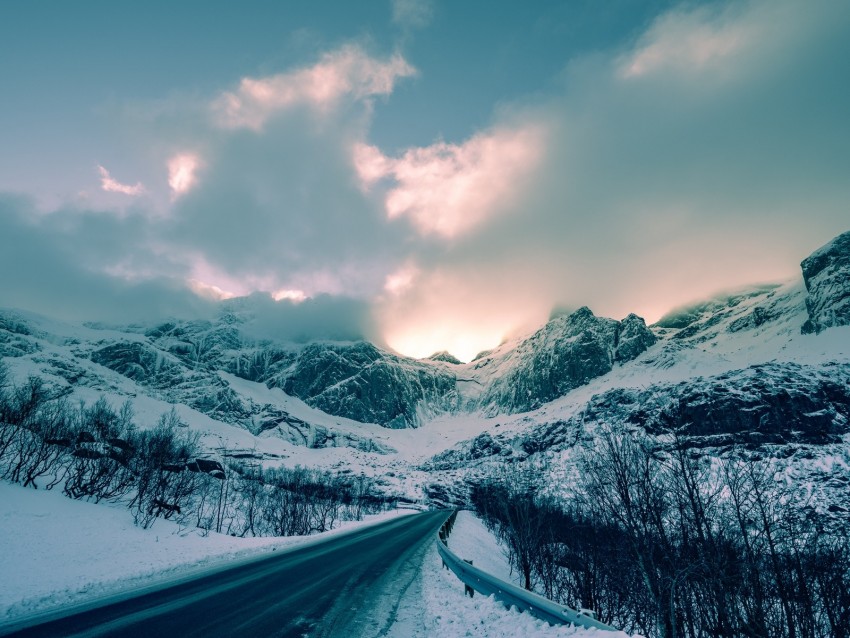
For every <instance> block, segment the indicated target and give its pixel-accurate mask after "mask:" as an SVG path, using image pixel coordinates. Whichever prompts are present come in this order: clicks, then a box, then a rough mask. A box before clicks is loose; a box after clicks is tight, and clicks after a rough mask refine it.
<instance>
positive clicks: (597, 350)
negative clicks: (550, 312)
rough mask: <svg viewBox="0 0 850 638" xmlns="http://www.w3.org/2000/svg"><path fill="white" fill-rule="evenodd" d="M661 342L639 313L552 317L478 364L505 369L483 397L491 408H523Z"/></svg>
mask: <svg viewBox="0 0 850 638" xmlns="http://www.w3.org/2000/svg"><path fill="white" fill-rule="evenodd" d="M655 341H656V337H655V335H653V334H652V332H651V331H650V330H649V328H647V327H646V323H644V320H643V319H641V318H640V317H638V316H637V315H629V316H628V317H626V319H624V320H623V321H616V320H614V319H607V318H604V317H597V316H596V315H594V314H593V312H591V310H590V309H589V308H587V307H583V308H579V309H578V310H576V311H575V312H574V313H572V314H570V315H566V316H563V315H562V316H557V317H555V318H554V319H551V320H550V321H549V322H548V323H547V324H546V325H545V326H544V327H543V328H541V329H540V330H538V331H537V332H535V333H534V334H533V335H532V336H531V337H529V338H528V339H526V340H525V341H523V342H521V343H519V344H518V345H517V346H516V348H515V349H514V350H513V351H509V352H507V353H505V354H503V355H501V359H500V360H495V358H494V359H493V360H491V359H487V358H484V359H481V360H479V362H478V363H477V364H476V366H477V367H478V368H483V367H484V366H487V365H490V366H492V367H496V368H498V369H499V374H496V375H493V376H492V380H491V382H490V384H489V386H488V387H487V389H486V390H485V392H484V394H483V397H482V398H481V405H483V406H485V407H486V408H488V409H489V410H490V411H491V412H522V411H525V410H531V409H534V408H537V407H539V406H540V405H542V404H544V403H546V402H548V401H551V400H552V399H556V398H558V397H560V396H563V395H564V394H566V393H567V392H569V391H570V390H573V389H574V388H577V387H579V386H582V385H584V384H586V383H587V382H588V381H590V380H591V379H594V378H596V377H599V376H602V375H603V374H606V373H608V372H610V371H611V369H612V368H613V367H614V365H615V364H617V363H625V362H627V361H631V360H632V359H634V358H635V357H637V356H639V355H640V354H641V353H643V352H644V351H645V350H646V349H647V348H648V347H650V346H651V345H652V344H654V343H655Z"/></svg>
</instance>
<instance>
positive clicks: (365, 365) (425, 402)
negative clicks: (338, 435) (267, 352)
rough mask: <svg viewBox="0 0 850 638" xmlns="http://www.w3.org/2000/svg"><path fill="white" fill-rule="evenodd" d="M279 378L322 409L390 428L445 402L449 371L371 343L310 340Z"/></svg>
mask: <svg viewBox="0 0 850 638" xmlns="http://www.w3.org/2000/svg"><path fill="white" fill-rule="evenodd" d="M274 382H275V383H280V385H281V387H282V388H283V390H284V392H286V393H287V394H291V395H293V396H296V397H298V398H300V399H303V400H304V401H305V402H306V403H307V404H309V405H311V406H313V407H315V408H318V409H320V410H323V411H325V412H327V413H328V414H333V415H336V416H344V417H347V418H350V419H354V420H357V421H363V422H370V423H379V424H380V425H383V426H386V427H390V428H405V427H415V426H416V425H418V424H419V414H420V411H421V410H436V411H439V410H442V409H448V408H451V407H452V405H453V402H454V401H455V394H456V393H455V376H454V375H453V374H451V373H449V372H448V371H447V370H445V369H444V368H443V367H440V366H434V365H428V364H425V363H419V362H417V361H413V360H410V359H403V358H401V357H397V356H395V355H392V354H390V353H388V352H385V351H383V350H380V349H379V348H377V347H375V346H374V345H372V344H371V343H367V342H362V341H361V342H357V343H353V344H335V343H312V344H309V345H308V346H306V347H305V348H304V349H303V350H302V351H301V353H300V354H299V356H298V358H297V359H296V361H295V363H294V364H293V366H292V367H291V368H290V369H289V370H288V371H287V372H286V375H285V377H284V378H283V379H282V380H275V381H274Z"/></svg>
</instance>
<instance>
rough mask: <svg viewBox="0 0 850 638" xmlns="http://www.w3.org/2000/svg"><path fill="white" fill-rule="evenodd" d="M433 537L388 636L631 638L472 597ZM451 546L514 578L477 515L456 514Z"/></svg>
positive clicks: (498, 573) (500, 574)
mask: <svg viewBox="0 0 850 638" xmlns="http://www.w3.org/2000/svg"><path fill="white" fill-rule="evenodd" d="M435 542H436V535H435ZM435 542H434V543H431V547H430V548H429V549H428V552H427V553H426V556H425V563H424V564H423V566H422V570H421V572H420V576H419V579H418V580H417V581H416V582H415V583H414V585H413V586H411V588H410V589H409V590H408V593H407V595H406V596H405V597H404V599H403V600H402V603H401V605H400V606H399V609H398V612H397V615H396V622H395V624H393V625H392V627H391V628H390V630H389V632H388V633H387V638H432V637H434V636H440V637H441V638H460V637H461V636H463V637H475V638H516V636H524V637H527V638H629V636H628V635H627V634H625V633H623V632H610V631H600V630H598V629H584V628H580V627H568V626H560V627H552V626H550V625H549V624H548V623H546V622H543V621H542V620H538V619H537V618H535V617H534V616H531V615H529V614H524V613H520V612H519V611H517V610H516V609H515V608H514V609H505V607H504V606H503V605H502V604H501V603H500V602H497V601H496V600H495V599H493V598H492V597H485V596H482V595H481V594H476V595H475V596H474V597H473V598H469V597H467V596H466V595H465V594H464V587H463V583H461V582H460V581H459V580H458V579H457V577H456V576H455V575H454V574H453V573H452V572H451V571H449V570H447V569H443V568H442V562H441V560H440V555H439V554H438V553H437V547H436V544H435ZM449 547H450V548H451V549H452V551H453V552H455V553H457V554H458V555H459V556H461V557H462V558H467V559H469V558H471V559H472V560H473V562H474V564H475V565H477V566H479V567H481V568H482V569H484V570H486V571H488V572H490V573H491V574H493V575H494V576H497V577H499V578H502V579H504V580H509V581H511V582H515V580H516V579H515V578H512V577H511V576H510V568H509V566H508V563H507V560H506V559H505V555H504V553H503V551H502V549H501V547H500V545H499V543H498V541H497V540H496V539H495V538H494V537H493V535H492V534H491V533H490V532H489V531H488V530H487V528H486V527H485V526H484V524H483V523H482V522H481V521H480V520H479V519H478V518H477V517H476V516H475V515H474V514H471V513H469V512H459V513H458V517H457V521H456V522H455V525H454V530H453V531H452V534H451V536H450V537H449ZM634 638H639V637H637V636H635V637H634Z"/></svg>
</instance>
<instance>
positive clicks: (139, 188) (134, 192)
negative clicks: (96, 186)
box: [97, 166, 145, 197]
mask: <svg viewBox="0 0 850 638" xmlns="http://www.w3.org/2000/svg"><path fill="white" fill-rule="evenodd" d="M97 169H98V171H99V172H100V187H101V188H102V189H103V190H105V191H106V192H107V193H121V194H122V195H130V196H131V197H137V196H138V195H141V194H142V193H144V192H145V187H144V186H143V185H142V183H141V182H136V183H135V184H134V185H132V186H130V185H129V184H122V183H121V182H119V181H118V180H116V179H113V178H112V176H111V175H110V174H109V171H108V170H106V169H105V168H104V167H103V166H98V167H97Z"/></svg>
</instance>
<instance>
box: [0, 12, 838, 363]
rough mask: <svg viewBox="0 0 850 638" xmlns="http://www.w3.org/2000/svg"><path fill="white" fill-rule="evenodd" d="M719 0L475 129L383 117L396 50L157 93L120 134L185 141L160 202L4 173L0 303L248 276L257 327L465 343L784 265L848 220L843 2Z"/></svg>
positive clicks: (117, 305)
mask: <svg viewBox="0 0 850 638" xmlns="http://www.w3.org/2000/svg"><path fill="white" fill-rule="evenodd" d="M688 6H689V7H690V5H688ZM716 7H719V8H715V9H711V10H709V9H706V8H704V7H695V8H685V9H682V8H678V9H675V10H674V11H672V12H668V13H665V14H663V15H660V16H658V18H657V19H656V20H655V21H653V22H652V23H651V24H650V26H649V27H648V28H647V29H646V31H645V32H644V33H642V34H638V35H637V37H636V38H635V39H634V40H632V41H629V42H623V43H619V44H617V45H616V46H614V47H609V48H608V49H607V50H597V51H595V52H594V54H593V55H588V56H580V57H575V58H574V59H572V60H570V61H569V62H568V63H567V62H566V61H565V63H566V66H565V68H564V70H563V73H562V75H561V76H560V77H559V78H557V84H554V85H553V86H552V87H548V88H547V89H546V90H541V91H540V92H539V93H535V94H533V95H529V96H524V97H522V98H521V99H518V100H516V101H515V102H514V103H509V102H504V103H502V104H500V105H499V106H498V107H497V108H495V109H494V112H493V113H492V115H491V118H490V119H489V120H488V121H485V122H482V123H481V126H480V128H479V129H478V132H477V133H475V134H472V135H470V136H468V137H466V138H465V139H464V138H460V139H449V140H445V141H438V142H434V143H432V144H425V145H418V146H414V147H410V148H405V147H402V148H400V149H395V148H392V149H391V148H390V147H388V146H383V145H382V144H381V143H378V142H376V140H386V139H391V138H392V136H391V135H389V136H387V135H386V134H385V133H386V131H385V130H381V131H380V134H377V133H378V132H379V131H378V128H379V127H381V126H383V125H384V120H382V119H381V112H382V110H381V109H375V108H373V105H372V98H373V97H375V96H380V95H388V94H389V93H390V92H391V91H392V90H393V88H394V87H395V83H396V82H397V81H398V80H399V79H400V78H401V77H404V76H405V75H407V74H409V73H410V72H412V68H411V67H410V66H409V65H408V63H407V62H406V61H405V60H404V59H403V58H401V57H400V56H396V57H390V58H382V59H379V58H374V57H370V56H367V55H366V54H364V53H363V52H362V50H361V49H359V48H357V47H352V46H349V47H343V48H341V49H336V50H335V51H331V52H329V53H328V54H327V55H325V56H323V57H322V58H320V59H319V61H318V62H317V63H316V64H315V65H312V66H308V67H304V68H296V69H292V70H289V71H286V72H284V73H281V74H279V75H275V76H269V77H261V78H253V79H252V78H246V81H243V83H242V84H240V85H239V86H238V87H237V88H236V89H234V90H231V91H230V92H229V93H227V94H220V95H219V99H218V100H217V101H216V102H215V108H214V113H215V115H216V118H215V119H210V118H209V117H199V116H198V114H199V112H200V113H201V114H202V115H207V116H208V115H209V104H210V102H211V100H209V99H203V100H200V101H201V102H202V104H203V106H202V107H201V108H200V111H199V110H198V109H197V108H195V109H193V108H188V107H187V108H184V109H183V110H180V108H179V107H177V106H175V107H173V108H170V109H166V110H167V111H168V113H167V117H165V116H157V117H159V118H160V119H157V117H153V116H152V117H151V121H152V122H153V124H151V128H150V130H148V129H140V130H137V131H136V135H137V137H138V140H139V156H155V158H154V160H152V161H151V168H150V170H149V172H148V173H140V175H142V177H143V181H144V182H145V184H147V185H148V188H149V189H151V190H153V189H154V182H153V180H152V178H149V177H148V175H152V176H153V175H157V174H159V175H161V174H162V171H163V166H164V165H167V164H168V163H169V160H173V159H174V158H175V157H176V156H179V155H184V154H189V153H191V154H194V156H195V157H196V159H197V162H196V163H195V168H193V169H191V168H190V169H186V168H185V166H186V164H185V163H180V164H179V165H178V164H175V166H178V168H179V169H180V170H177V169H175V170H174V171H169V175H168V177H169V178H174V177H176V176H177V175H180V174H182V175H183V176H184V177H181V178H180V180H178V182H175V183H173V184H171V186H170V187H169V185H168V184H167V183H166V180H165V179H162V178H161V177H160V178H159V179H160V182H161V184H160V186H161V188H162V193H160V194H161V195H162V197H161V200H162V201H163V202H165V203H164V204H163V205H164V206H165V207H166V209H167V213H168V214H162V215H143V214H138V215H101V214H98V213H99V211H98V210H90V209H88V208H85V207H84V206H83V205H82V204H80V203H78V204H76V205H70V204H69V205H67V206H64V207H61V208H60V209H58V210H55V211H53V212H52V213H41V214H38V215H37V214H35V213H34V210H33V209H34V207H33V206H31V205H29V204H26V203H25V202H24V203H21V202H19V201H17V200H14V201H13V200H12V199H8V198H6V199H3V198H2V197H0V247H2V250H0V289H2V290H3V291H4V294H3V300H2V304H3V305H16V306H21V307H25V308H27V307H30V308H34V309H40V310H41V311H43V312H47V313H48V314H54V315H57V316H60V317H69V318H74V317H80V316H83V315H86V316H85V318H95V319H97V318H106V319H107V320H108V319H110V318H114V317H119V316H121V317H125V318H126V319H127V320H133V318H134V315H138V316H139V317H147V316H152V315H155V314H157V313H163V312H168V313H172V314H177V315H178V316H179V315H181V314H191V313H196V314H197V313H203V312H207V313H209V312H214V311H215V309H216V308H218V307H219V306H218V305H217V304H218V303H221V302H219V301H216V300H220V299H223V298H225V297H228V296H230V295H234V296H236V297H240V296H242V295H246V294H249V293H251V292H253V291H264V292H263V294H261V295H258V296H255V297H252V299H255V301H256V303H254V302H251V303H252V304H253V306H252V307H254V309H253V310H251V312H255V313H258V315H257V316H262V317H264V318H266V319H267V320H266V319H264V320H263V321H261V322H260V323H261V324H262V325H263V326H264V330H265V331H266V333H267V334H280V335H286V336H288V337H292V338H294V337H293V335H294V336H297V337H298V338H307V337H308V336H310V335H328V334H334V335H344V336H348V337H350V336H352V335H356V334H367V335H371V338H378V337H383V338H384V339H385V340H386V341H387V342H388V343H389V344H390V345H392V346H393V347H396V348H398V349H399V350H401V351H403V352H405V353H408V354H415V355H418V356H425V355H428V354H431V353H432V352H434V351H436V350H442V349H444V348H448V349H449V350H452V351H454V352H455V354H456V355H458V356H461V357H462V358H467V357H469V356H472V355H473V354H474V353H475V351H477V350H480V349H483V348H488V347H492V346H494V345H496V344H497V343H498V342H499V341H500V340H501V339H502V338H503V337H505V336H507V335H509V334H513V333H516V332H518V331H523V330H527V329H530V328H533V327H534V326H535V325H536V324H539V323H540V322H542V321H544V320H545V319H546V317H547V316H548V315H549V312H550V310H551V308H552V307H553V306H555V305H560V304H562V305H565V306H569V307H577V306H580V305H583V304H589V305H590V306H591V307H592V308H593V310H594V311H595V312H597V313H599V314H604V315H609V316H614V317H623V316H625V315H626V314H627V313H629V312H638V313H639V314H644V315H646V316H647V317H648V318H649V319H653V318H657V317H659V316H660V315H661V314H663V313H664V312H665V311H666V310H668V309H669V308H671V307H673V306H677V305H680V304H682V303H684V302H687V301H689V300H691V299H694V298H698V297H700V296H705V295H709V294H711V293H713V292H714V291H716V290H718V289H721V288H728V287H731V286H736V285H741V284H746V283H748V282H752V281H770V280H777V279H783V278H786V277H793V276H799V268H798V264H799V261H800V259H801V258H803V257H805V256H806V255H807V254H808V253H809V252H810V251H811V250H813V249H814V248H816V247H818V246H819V245H821V244H822V243H823V242H824V241H826V240H828V239H829V238H830V237H832V236H834V235H837V234H838V233H839V232H842V231H845V230H847V202H848V201H850V182H848V180H847V179H846V176H847V174H848V173H850V165H849V164H848V162H849V161H850V159H848V155H847V152H846V149H847V148H848V147H850V129H848V127H847V126H846V114H847V112H850V90H848V88H847V86H846V84H845V83H841V82H839V81H837V79H838V78H839V76H840V70H841V65H840V61H842V60H846V59H848V58H850V37H848V36H850V5H847V4H846V3H830V2H820V1H818V0H814V1H813V2H811V3H806V4H805V6H803V5H802V4H800V3H796V2H790V1H785V0H771V1H767V0H753V1H750V2H739V3H734V4H732V3H730V4H722V5H716ZM322 87H324V88H322ZM317 114H320V118H318V119H317ZM317 123H318V124H320V125H317ZM157 127H158V128H157ZM177 151H179V153H178V152H177ZM201 159H202V161H203V167H202V169H201V168H198V167H199V166H200V160H201ZM180 167H183V168H180ZM181 171H182V173H181ZM188 176H197V177H196V179H194V182H193V181H192V179H191V178H190V177H188ZM198 177H199V179H198ZM177 183H179V184H183V185H186V184H189V186H188V187H184V186H179V187H177V188H174V186H175V184H177ZM178 192H179V193H180V194H179V197H177V196H175V197H173V198H172V199H171V200H170V202H169V198H168V195H169V194H174V195H176V194H177V193H178ZM147 199H148V198H138V199H134V200H133V201H132V204H131V205H132V206H135V207H136V208H139V209H142V208H143V207H144V206H148V205H149V203H148V202H147ZM151 199H154V197H153V196H152V197H151ZM193 291H194V292H193ZM275 298H278V299H279V300H280V301H278V302H275ZM311 300H312V301H311ZM224 303H232V304H234V306H236V305H238V304H239V303H247V302H241V301H240V300H239V299H230V300H226V301H225V302H224ZM257 307H259V310H257ZM245 308H248V306H245ZM210 309H213V310H210ZM244 311H245V312H248V310H247V309H244ZM373 318H374V321H375V322H377V325H375V324H374V323H373ZM311 326H312V327H311ZM275 330H277V332H275ZM376 335H377V336H376Z"/></svg>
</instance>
